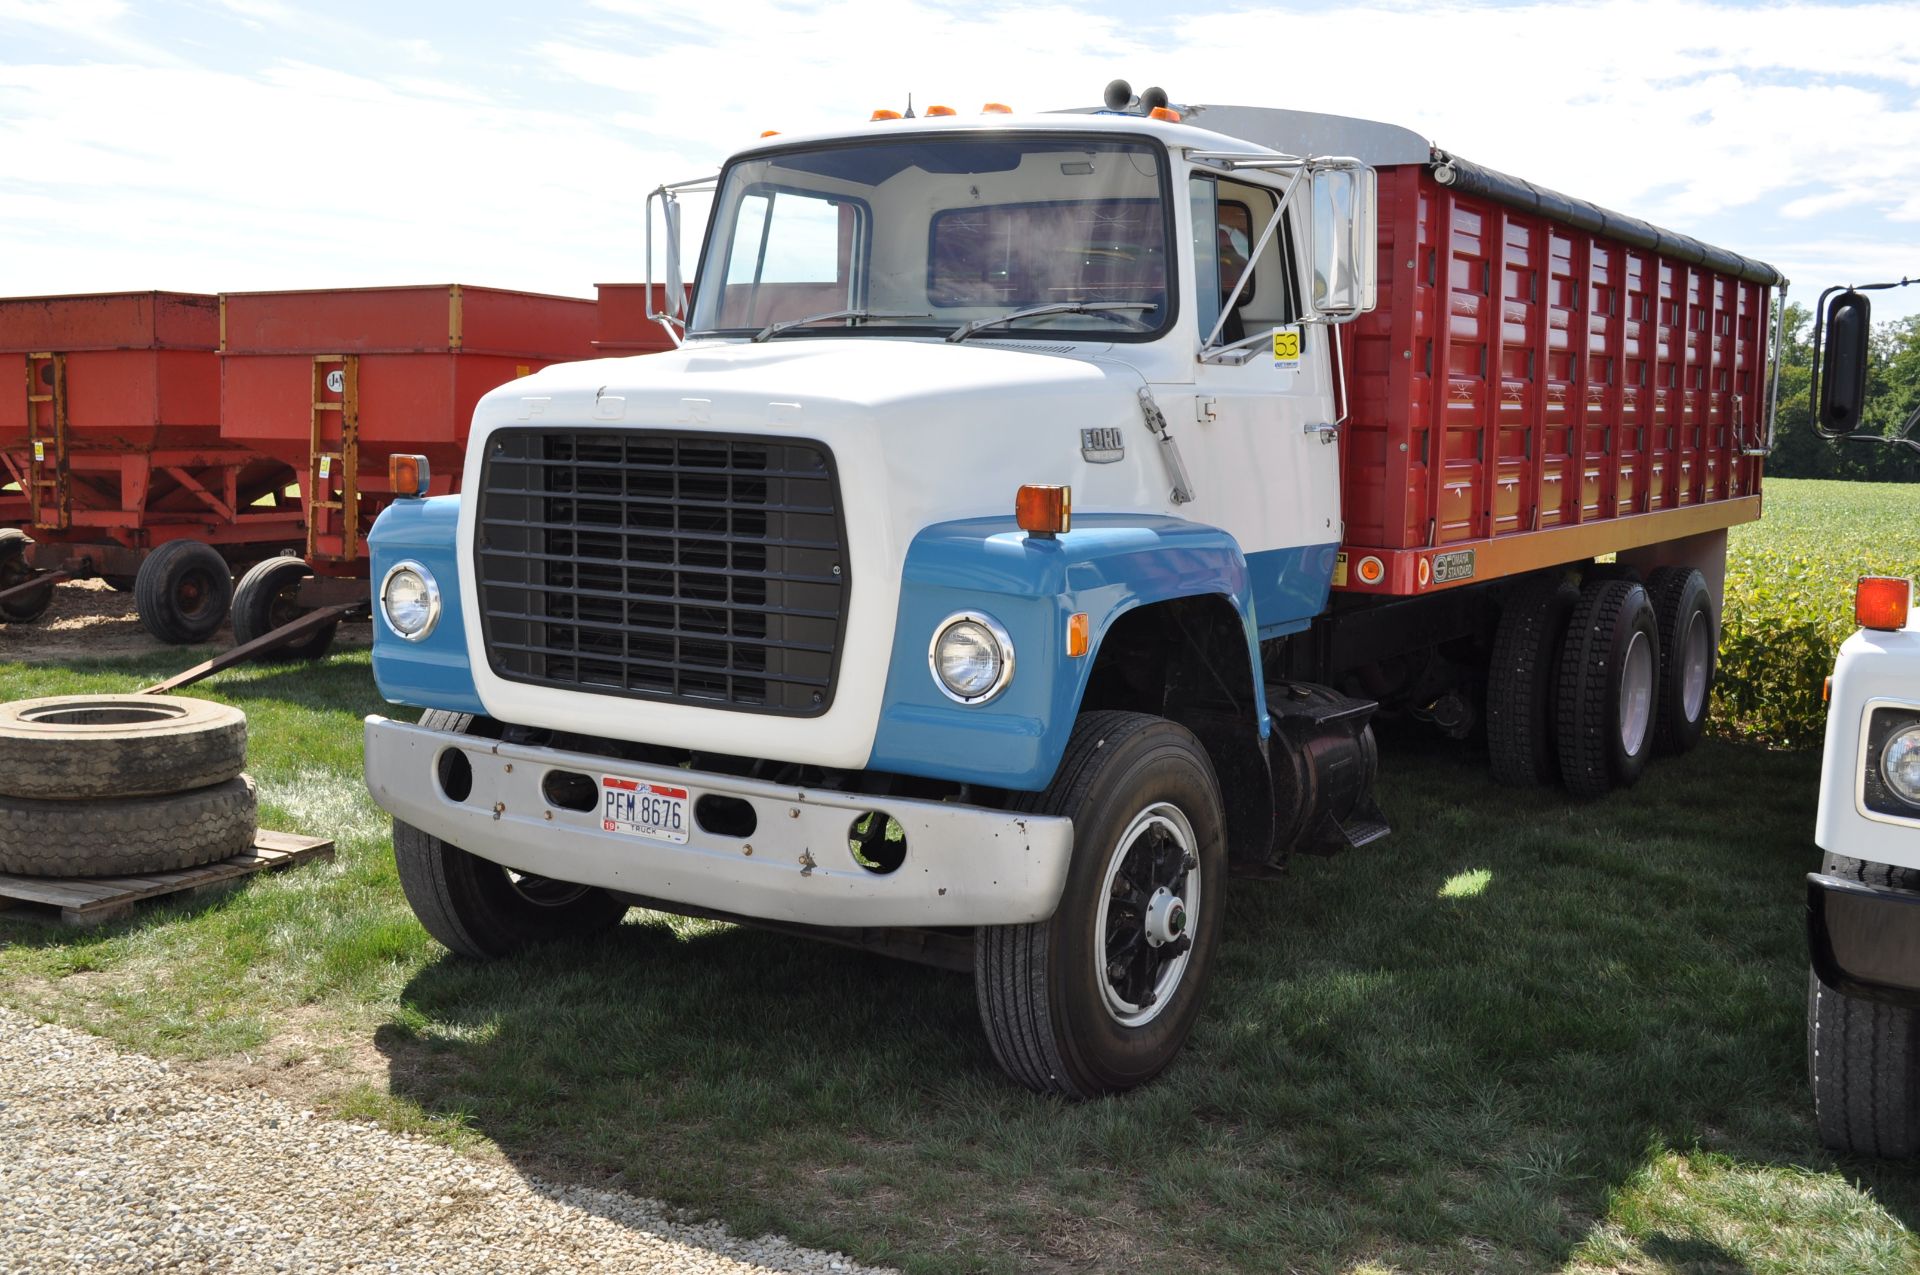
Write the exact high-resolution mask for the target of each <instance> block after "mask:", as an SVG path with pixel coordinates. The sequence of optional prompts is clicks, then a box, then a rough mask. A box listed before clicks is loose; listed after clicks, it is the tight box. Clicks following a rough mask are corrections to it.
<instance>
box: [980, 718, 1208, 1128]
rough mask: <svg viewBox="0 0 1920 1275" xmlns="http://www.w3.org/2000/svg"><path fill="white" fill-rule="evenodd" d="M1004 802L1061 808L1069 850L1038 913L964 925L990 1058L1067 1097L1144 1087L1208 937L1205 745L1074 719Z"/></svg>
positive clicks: (1169, 1044)
mask: <svg viewBox="0 0 1920 1275" xmlns="http://www.w3.org/2000/svg"><path fill="white" fill-rule="evenodd" d="M1014 805H1015V808H1016V809H1020V810H1023V811H1029V812H1033V813H1038V814H1048V815H1066V816H1068V817H1071V818H1072V819H1073V820H1074V829H1073V834H1074V835H1073V851H1072V857H1071V860H1070V861H1069V864H1068V867H1067V880H1066V886H1065V889H1064V890H1063V891H1062V894H1061V898H1060V902H1059V906H1058V907H1057V908H1056V909H1055V911H1054V914H1053V916H1051V917H1050V918H1048V919H1047V920H1044V921H1036V922H1033V923H1031V924H1026V925H990V926H982V927H980V928H979V929H978V930H976V932H975V935H974V991H975V995H976V997H977V999H978V1002H979V1008H980V1018H981V1022H982V1024H983V1025H984V1026H985V1028H986V1033H987V1040H988V1042H989V1044H990V1045H991V1047H992V1049H993V1055H994V1058H995V1059H996V1060H998V1062H999V1063H1000V1065H1001V1067H1002V1068H1004V1069H1005V1070H1006V1072H1007V1074H1008V1075H1010V1076H1012V1077H1013V1078H1014V1079H1015V1080H1017V1081H1019V1082H1020V1083H1021V1084H1023V1085H1025V1086H1026V1087H1027V1088H1029V1089H1032V1090H1035V1091H1036V1092H1039V1093H1047V1094H1058V1095H1060V1096H1063V1097H1067V1098H1076V1099H1078V1098H1092V1097H1096V1096H1098V1095H1101V1094H1108V1093H1119V1092H1122V1091H1124V1090H1128V1089H1132V1088H1134V1087H1136V1086H1138V1085H1142V1084H1145V1083H1146V1082H1147V1081H1149V1080H1151V1079H1153V1078H1154V1077H1155V1076H1156V1075H1158V1074H1159V1073H1160V1072H1161V1071H1163V1070H1164V1069H1165V1068H1166V1067H1167V1065H1168V1064H1170V1063H1171V1062H1172V1061H1173V1060H1174V1058H1175V1057H1176V1056H1177V1055H1178V1054H1179V1052H1180V1049H1181V1047H1182V1046H1183V1045H1184V1044H1185V1043H1186V1039H1187V1036H1188V1035H1189V1034H1190V1033H1191V1031H1192V1029H1193V1024H1194V1022H1195V1020H1196V1019H1197V1018H1198V1017H1199V1014H1200V1010H1201V1006H1202V1002H1203V1001H1204V999H1205V995H1206V986H1207V976H1208V975H1209V973H1210V972H1211V965H1212V961H1213V956H1214V953H1215V951H1216V950H1217V948H1218V947H1219V942H1220V932H1221V920H1222V917H1223V916H1224V914H1225V908H1226V892H1225V889H1224V887H1225V884H1226V875H1227V874H1226V829H1225V816H1224V814H1223V811H1222V806H1221V799H1220V788H1219V784H1218V782H1217V781H1216V779H1215V778H1214V773H1213V767H1212V765H1211V763H1210V762H1209V761H1208V759H1207V754H1206V751H1205V750H1204V749H1203V748H1202V747H1201V745H1200V741H1199V740H1197V739H1195V738H1194V736H1193V734H1192V733H1191V732H1190V731H1188V730H1187V729H1186V728H1185V727H1183V726H1179V725H1177V724H1175V723H1173V722H1169V721H1166V720H1164V719H1162V718H1158V717H1152V716H1148V715H1147V714H1144V713H1122V712H1108V711H1101V712H1090V713H1084V714H1082V715H1081V717H1080V719H1079V720H1078V721H1077V722H1076V723H1075V724H1074V728H1073V734H1072V736H1071V737H1070V738H1069V739H1068V741H1067V748H1066V754H1065V756H1064V757H1063V758H1062V760H1061V762H1060V765H1059V767H1058V769H1057V770H1056V772H1055V775H1054V779H1053V782H1052V783H1051V784H1050V785H1048V787H1047V788H1046V789H1045V790H1044V791H1043V792H1039V793H1033V794H1023V795H1022V796H1021V798H1020V799H1019V800H1017V801H1016V802H1015V803H1014ZM1189 903H1190V904H1191V906H1190V907H1188V906H1185V905H1186V904H1189ZM1102 935H1104V936H1105V938H1104V943H1103V941H1102ZM1169 948H1171V949H1173V950H1172V951H1168V950H1167V949H1169Z"/></svg>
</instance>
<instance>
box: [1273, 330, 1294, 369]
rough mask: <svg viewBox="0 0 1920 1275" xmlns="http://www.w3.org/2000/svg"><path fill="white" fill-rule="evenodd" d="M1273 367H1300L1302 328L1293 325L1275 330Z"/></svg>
mask: <svg viewBox="0 0 1920 1275" xmlns="http://www.w3.org/2000/svg"><path fill="white" fill-rule="evenodd" d="M1273 365H1274V366H1275V367H1295V368H1297V367H1299V366H1300V328H1299V326H1298V325H1291V326H1288V327H1284V328H1275V329H1274V330H1273Z"/></svg>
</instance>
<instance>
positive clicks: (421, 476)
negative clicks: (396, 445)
mask: <svg viewBox="0 0 1920 1275" xmlns="http://www.w3.org/2000/svg"><path fill="white" fill-rule="evenodd" d="M427 481H428V470H427V458H426V457H425V456H408V455H404V454H402V453H400V452H395V453H394V454H393V455H391V456H389V457H387V482H388V484H389V485H390V486H391V487H392V488H393V494H394V495H396V496H424V495H426V494H427Z"/></svg>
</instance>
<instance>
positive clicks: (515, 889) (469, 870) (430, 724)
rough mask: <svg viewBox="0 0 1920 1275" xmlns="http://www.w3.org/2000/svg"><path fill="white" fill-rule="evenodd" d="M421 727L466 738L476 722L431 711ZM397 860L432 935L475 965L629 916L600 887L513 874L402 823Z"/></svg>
mask: <svg viewBox="0 0 1920 1275" xmlns="http://www.w3.org/2000/svg"><path fill="white" fill-rule="evenodd" d="M420 724H421V725H422V726H424V727H426V728H427V729H428V730H437V731H445V732H446V733H448V734H451V735H465V734H467V733H468V732H470V731H472V730H473V728H474V724H475V719H474V717H473V716H472V715H471V714H469V713H449V712H446V711H444V710H441V709H429V710H427V711H426V712H424V713H422V714H421V715H420ZM393 857H394V861H395V865H396V866H397V867H398V868H399V871H400V889H401V892H402V893H404V894H405V895H406V896H407V903H408V904H409V905H411V906H412V908H413V914H414V916H416V917H418V918H419V920H420V924H421V925H422V926H424V927H425V928H426V931H427V933H429V934H431V935H432V936H433V937H434V938H436V939H438V940H439V941H440V942H441V944H442V945H443V946H445V947H446V948H447V950H448V951H450V952H453V953H455V954H456V955H459V956H465V957H469V958H471V959H473V960H477V961H485V960H494V959H497V958H500V957H503V956H512V955H513V954H514V953H516V952H521V951H524V950H526V949H527V948H530V947H535V946H538V945H539V944H542V943H551V942H554V941H556V940H558V939H565V938H578V937H582V936H585V935H589V934H594V933H598V932H599V931H601V930H605V929H610V928H611V927H613V926H615V925H618V924H619V923H620V918H621V917H623V916H625V915H626V914H627V905H626V904H624V903H621V902H620V901H619V900H617V899H615V898H614V897H613V896H612V895H610V894H608V893H607V892H606V891H605V890H602V889H600V888H598V887H597V886H589V885H575V884H573V883H571V882H566V881H552V880H548V879H547V878H545V877H538V876H533V875H530V874H527V873H519V872H513V871H510V870H509V869H507V868H503V867H501V866H500V865H499V864H497V863H494V862H492V861H490V860H487V859H482V858H481V857H480V856H478V855H475V854H469V853H467V852H466V851H465V850H462V849H461V848H460V847H458V846H456V845H451V844H449V843H448V842H445V841H442V840H441V839H440V838H438V837H435V836H430V835H429V834H427V833H425V832H422V831H421V830H420V829H418V828H416V827H414V826H413V825H411V824H405V823H401V822H400V821H399V820H398V819H396V820H394V821H393Z"/></svg>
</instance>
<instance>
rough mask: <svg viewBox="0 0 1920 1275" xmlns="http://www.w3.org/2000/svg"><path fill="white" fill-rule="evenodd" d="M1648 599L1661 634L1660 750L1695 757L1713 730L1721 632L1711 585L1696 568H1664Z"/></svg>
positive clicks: (1654, 579) (1653, 577)
mask: <svg viewBox="0 0 1920 1275" xmlns="http://www.w3.org/2000/svg"><path fill="white" fill-rule="evenodd" d="M1647 597H1648V598H1649V599H1650V600H1651V601H1652V603H1653V615H1654V619H1655V621H1656V622H1657V623H1658V625H1659V628H1660V691H1659V696H1658V700H1657V703H1658V710H1659V718H1658V722H1657V725H1656V727H1655V731H1654V745H1655V747H1657V748H1658V749H1659V750H1660V751H1661V752H1663V753H1684V752H1690V751H1691V750H1692V749H1693V746H1694V745H1695V744H1698V743H1699V742H1700V736H1701V735H1702V734H1703V733H1704V732H1705V731H1706V729H1707V711H1708V709H1709V708H1710V707H1711V706H1712V704H1713V677H1714V673H1715V671H1716V664H1717V663H1718V660H1719V653H1720V641H1719V631H1718V629H1717V627H1716V626H1715V624H1714V622H1713V603H1712V599H1711V597H1710V596H1709V595H1708V593H1707V582H1706V579H1705V578H1704V577H1702V576H1701V574H1700V573H1699V572H1698V571H1695V570H1694V569H1693V568H1691V567H1658V568H1656V569H1655V570H1654V572H1653V574H1652V575H1651V576H1649V577H1648V578H1647Z"/></svg>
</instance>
